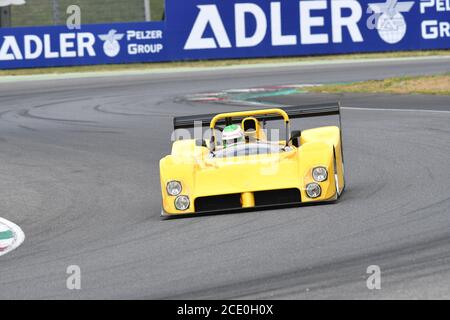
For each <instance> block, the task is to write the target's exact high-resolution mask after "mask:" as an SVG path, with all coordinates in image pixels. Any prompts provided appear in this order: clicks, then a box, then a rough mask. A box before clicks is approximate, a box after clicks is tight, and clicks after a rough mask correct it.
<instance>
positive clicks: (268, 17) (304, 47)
mask: <svg viewBox="0 0 450 320" xmlns="http://www.w3.org/2000/svg"><path fill="white" fill-rule="evenodd" d="M167 17H168V19H169V20H168V22H169V24H168V28H167V36H168V37H169V38H170V39H171V50H170V51H171V54H172V56H173V57H177V56H183V58H190V59H211V58H237V57H263V56H290V55H315V54H333V53H351V52H376V51H394V50H422V49H442V48H450V0H421V1H411V0H409V1H408V0H360V1H356V0H283V1H269V0H247V1H242V0H234V1H214V0H190V1H178V2H177V3H176V4H175V1H173V2H170V1H169V2H168V8H167Z"/></svg>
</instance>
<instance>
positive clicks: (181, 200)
mask: <svg viewBox="0 0 450 320" xmlns="http://www.w3.org/2000/svg"><path fill="white" fill-rule="evenodd" d="M189 205H190V201H189V197H188V196H178V197H177V198H176V199H175V208H177V210H181V211H184V210H187V209H188V208H189Z"/></svg>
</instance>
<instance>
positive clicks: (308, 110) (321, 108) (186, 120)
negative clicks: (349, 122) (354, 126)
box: [173, 102, 341, 130]
mask: <svg viewBox="0 0 450 320" xmlns="http://www.w3.org/2000/svg"><path fill="white" fill-rule="evenodd" d="M279 109H282V110H284V111H285V112H286V113H287V114H288V116H289V119H298V118H309V117H324V116H331V115H338V116H339V125H340V124H341V105H340V103H339V102H336V103H323V104H313V105H303V106H288V107H279ZM216 115H217V114H201V115H194V116H183V117H175V118H174V119H173V126H174V129H175V130H177V129H189V128H194V127H195V126H200V125H201V126H202V127H209V126H210V124H211V120H212V119H213V118H214V117H215V116H216ZM255 118H256V119H258V120H259V121H274V120H283V117H281V116H280V115H276V114H263V115H257V116H255ZM242 120H243V117H235V118H227V119H222V120H219V121H218V122H217V123H216V125H230V124H235V123H241V121H242Z"/></svg>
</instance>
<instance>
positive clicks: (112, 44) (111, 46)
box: [103, 40, 120, 58]
mask: <svg viewBox="0 0 450 320" xmlns="http://www.w3.org/2000/svg"><path fill="white" fill-rule="evenodd" d="M103 51H105V54H106V55H107V56H108V57H110V58H114V57H115V56H117V55H118V54H119V52H120V44H119V42H117V41H115V40H114V41H105V43H104V44H103Z"/></svg>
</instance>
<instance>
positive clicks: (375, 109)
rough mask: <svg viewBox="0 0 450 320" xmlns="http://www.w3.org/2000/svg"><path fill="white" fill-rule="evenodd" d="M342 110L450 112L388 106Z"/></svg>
mask: <svg viewBox="0 0 450 320" xmlns="http://www.w3.org/2000/svg"><path fill="white" fill-rule="evenodd" d="M341 109H343V110H358V111H393V112H427V113H447V114H448V113H450V110H425V109H390V108H385V109H384V108H353V107H342V108H341Z"/></svg>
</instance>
